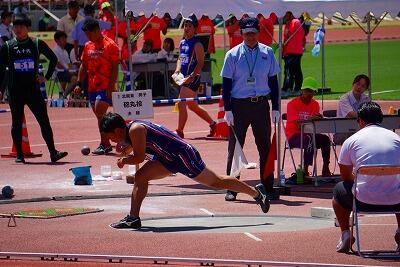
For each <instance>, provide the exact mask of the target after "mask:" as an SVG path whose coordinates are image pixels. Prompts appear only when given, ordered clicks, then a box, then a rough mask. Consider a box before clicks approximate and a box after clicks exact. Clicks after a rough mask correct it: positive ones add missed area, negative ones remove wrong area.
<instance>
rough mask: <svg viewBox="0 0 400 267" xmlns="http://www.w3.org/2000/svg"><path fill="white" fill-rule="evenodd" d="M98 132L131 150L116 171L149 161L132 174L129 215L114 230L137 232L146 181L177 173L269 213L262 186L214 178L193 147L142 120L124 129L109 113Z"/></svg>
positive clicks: (114, 116) (118, 119)
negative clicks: (242, 195) (243, 196)
mask: <svg viewBox="0 0 400 267" xmlns="http://www.w3.org/2000/svg"><path fill="white" fill-rule="evenodd" d="M100 130H101V132H102V133H104V134H106V135H107V137H108V138H109V139H110V140H111V141H113V142H115V143H122V142H127V143H129V144H130V145H131V146H132V154H130V155H129V156H127V157H122V158H119V159H118V161H117V165H118V167H119V168H122V167H124V165H125V164H130V165H135V164H139V163H142V162H144V161H145V159H146V156H147V158H148V159H149V160H148V161H147V162H146V163H144V164H143V166H142V167H141V168H140V169H139V170H138V171H137V172H136V175H135V183H134V186H133V191H132V198H131V210H130V214H129V215H127V216H126V217H125V218H123V219H122V220H120V221H119V222H116V223H113V224H111V226H112V227H114V228H133V229H139V228H140V227H141V226H142V223H141V220H140V218H139V212H140V207H141V205H142V201H143V199H144V198H145V197H146V194H147V190H148V186H149V181H151V180H156V179H162V178H164V177H166V176H168V175H170V174H171V173H178V172H179V173H182V174H183V175H185V176H187V177H189V178H191V179H193V180H195V181H196V182H198V183H201V184H204V185H207V186H209V187H213V188H216V189H229V190H233V191H235V192H241V193H245V194H248V195H249V196H251V197H253V198H254V199H255V200H256V202H257V204H259V205H260V206H261V209H262V211H263V212H264V213H267V212H268V210H269V206H270V204H269V200H268V198H267V196H266V193H265V188H264V186H263V185H262V184H258V185H256V186H255V188H253V187H250V186H249V185H247V184H245V183H244V182H242V181H239V180H237V179H235V178H230V177H228V176H220V175H217V174H215V173H214V172H213V171H212V170H210V169H208V168H207V167H206V165H205V163H204V162H203V160H202V159H201V156H200V154H199V152H198V151H197V150H196V148H195V147H193V146H192V145H191V144H189V143H187V142H185V140H183V139H182V138H180V137H179V136H178V135H177V134H175V133H173V132H172V131H170V130H168V129H166V128H164V127H163V126H160V125H157V124H154V123H151V122H148V121H142V120H135V121H133V122H131V123H129V124H128V125H127V124H126V123H125V120H124V119H123V118H122V117H121V116H120V115H119V114H117V113H111V112H110V113H107V114H106V115H104V116H103V118H102V120H101V121H100Z"/></svg>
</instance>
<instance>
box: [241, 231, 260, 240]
mask: <svg viewBox="0 0 400 267" xmlns="http://www.w3.org/2000/svg"><path fill="white" fill-rule="evenodd" d="M244 234H245V235H247V236H248V237H250V238H251V239H253V240H255V241H258V242H259V241H262V239H260V238H258V237H256V236H255V235H253V234H250V233H248V232H244Z"/></svg>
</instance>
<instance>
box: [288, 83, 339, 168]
mask: <svg viewBox="0 0 400 267" xmlns="http://www.w3.org/2000/svg"><path fill="white" fill-rule="evenodd" d="M317 89H318V84H317V81H316V80H315V79H314V78H312V77H307V78H305V79H304V83H303V87H302V88H301V95H300V96H298V97H296V98H294V99H292V100H291V101H289V103H288V104H287V123H286V128H285V133H286V138H287V140H288V143H289V146H290V147H300V146H301V142H303V147H304V156H303V158H304V171H305V172H306V173H308V167H309V166H310V165H312V163H313V155H314V149H313V138H312V135H311V134H303V141H302V140H301V132H300V121H301V120H311V119H318V118H321V117H322V116H321V114H320V111H319V104H318V102H317V101H316V100H314V99H313V97H314V94H315V92H316V90H317ZM330 144H331V142H330V139H329V137H328V136H327V135H325V134H316V135H315V146H316V148H317V149H318V148H320V149H321V154H322V159H323V167H322V175H323V176H330V175H331V172H330V170H329V160H330ZM307 175H308V174H307Z"/></svg>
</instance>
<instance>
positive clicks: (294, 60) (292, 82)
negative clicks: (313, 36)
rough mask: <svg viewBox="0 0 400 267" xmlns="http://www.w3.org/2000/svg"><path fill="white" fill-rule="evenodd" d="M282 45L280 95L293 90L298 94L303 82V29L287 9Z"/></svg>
mask: <svg viewBox="0 0 400 267" xmlns="http://www.w3.org/2000/svg"><path fill="white" fill-rule="evenodd" d="M284 22H285V28H284V36H283V40H284V46H283V59H284V61H285V68H284V74H285V78H284V80H283V86H282V97H287V96H288V95H289V94H290V93H291V92H290V91H292V90H293V94H294V95H300V94H301V93H300V88H301V86H302V83H303V71H302V70H301V57H302V55H303V51H304V38H305V37H304V30H303V27H302V25H301V22H300V20H299V19H296V18H295V17H294V16H293V13H292V12H290V11H287V12H286V14H285V16H284Z"/></svg>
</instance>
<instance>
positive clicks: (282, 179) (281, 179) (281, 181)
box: [279, 170, 286, 186]
mask: <svg viewBox="0 0 400 267" xmlns="http://www.w3.org/2000/svg"><path fill="white" fill-rule="evenodd" d="M285 183H286V178H285V173H284V172H283V170H280V171H279V185H280V186H285Z"/></svg>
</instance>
